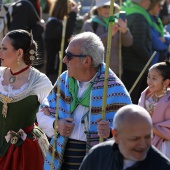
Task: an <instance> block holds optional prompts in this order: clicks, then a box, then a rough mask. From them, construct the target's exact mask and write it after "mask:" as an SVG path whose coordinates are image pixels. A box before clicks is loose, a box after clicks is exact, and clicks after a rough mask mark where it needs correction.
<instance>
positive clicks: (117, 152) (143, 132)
mask: <svg viewBox="0 0 170 170" xmlns="http://www.w3.org/2000/svg"><path fill="white" fill-rule="evenodd" d="M113 124H114V125H113V126H114V129H113V136H114V138H113V139H111V140H109V141H106V142H103V143H100V144H98V145H96V146H94V147H93V148H92V149H91V150H90V151H89V153H88V154H87V156H86V157H85V158H84V160H83V162H82V164H81V166H80V169H79V170H106V169H107V170H113V169H115V170H135V169H136V170H151V169H154V170H160V169H163V170H169V169H170V160H168V159H167V158H166V157H164V156H163V154H161V153H160V152H159V151H158V150H157V149H156V148H155V147H154V146H152V145H151V139H152V120H151V117H150V115H149V113H148V112H147V111H146V110H145V109H144V108H142V107H141V106H138V105H127V106H123V107H122V108H120V109H119V110H118V111H117V112H116V114H115V117H114V120H113Z"/></svg>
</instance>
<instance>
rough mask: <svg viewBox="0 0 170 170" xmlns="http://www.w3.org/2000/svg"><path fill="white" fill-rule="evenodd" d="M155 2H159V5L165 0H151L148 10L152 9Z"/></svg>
mask: <svg viewBox="0 0 170 170" xmlns="http://www.w3.org/2000/svg"><path fill="white" fill-rule="evenodd" d="M157 3H159V4H160V5H163V4H164V3H165V0H151V3H150V5H149V8H148V11H149V10H151V9H153V8H154V7H155V5H156V4H157Z"/></svg>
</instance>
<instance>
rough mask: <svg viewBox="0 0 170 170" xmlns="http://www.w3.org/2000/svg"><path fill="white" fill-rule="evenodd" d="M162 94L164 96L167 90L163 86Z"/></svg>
mask: <svg viewBox="0 0 170 170" xmlns="http://www.w3.org/2000/svg"><path fill="white" fill-rule="evenodd" d="M162 93H163V94H164V95H165V94H166V93H167V88H166V87H165V86H164V87H163V89H162Z"/></svg>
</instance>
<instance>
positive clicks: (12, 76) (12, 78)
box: [9, 65, 30, 83]
mask: <svg viewBox="0 0 170 170" xmlns="http://www.w3.org/2000/svg"><path fill="white" fill-rule="evenodd" d="M29 67H30V65H28V66H27V67H25V68H23V69H22V70H20V71H18V72H16V73H13V72H12V70H11V69H10V73H11V74H12V75H11V77H10V78H9V82H10V83H14V82H15V80H16V77H15V76H16V75H18V74H21V73H22V72H24V71H26V70H27V69H29Z"/></svg>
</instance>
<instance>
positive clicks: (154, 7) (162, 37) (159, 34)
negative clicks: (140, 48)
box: [148, 0, 170, 65]
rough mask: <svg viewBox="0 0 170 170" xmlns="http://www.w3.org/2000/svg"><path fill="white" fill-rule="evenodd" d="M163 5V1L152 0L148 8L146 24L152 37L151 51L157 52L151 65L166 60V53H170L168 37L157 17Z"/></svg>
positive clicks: (169, 39)
mask: <svg viewBox="0 0 170 170" xmlns="http://www.w3.org/2000/svg"><path fill="white" fill-rule="evenodd" d="M163 4H164V0H153V1H152V2H151V4H150V6H149V8H148V12H149V14H150V18H148V22H149V24H150V27H151V35H152V51H156V52H157V53H156V55H155V57H154V58H153V60H152V62H151V65H153V64H155V63H158V62H161V61H164V60H166V59H168V53H169V52H170V46H169V45H170V36H169V35H166V33H165V32H166V31H165V28H164V26H163V23H162V21H161V19H160V18H159V17H158V15H159V13H160V11H161V9H162V6H163Z"/></svg>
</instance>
